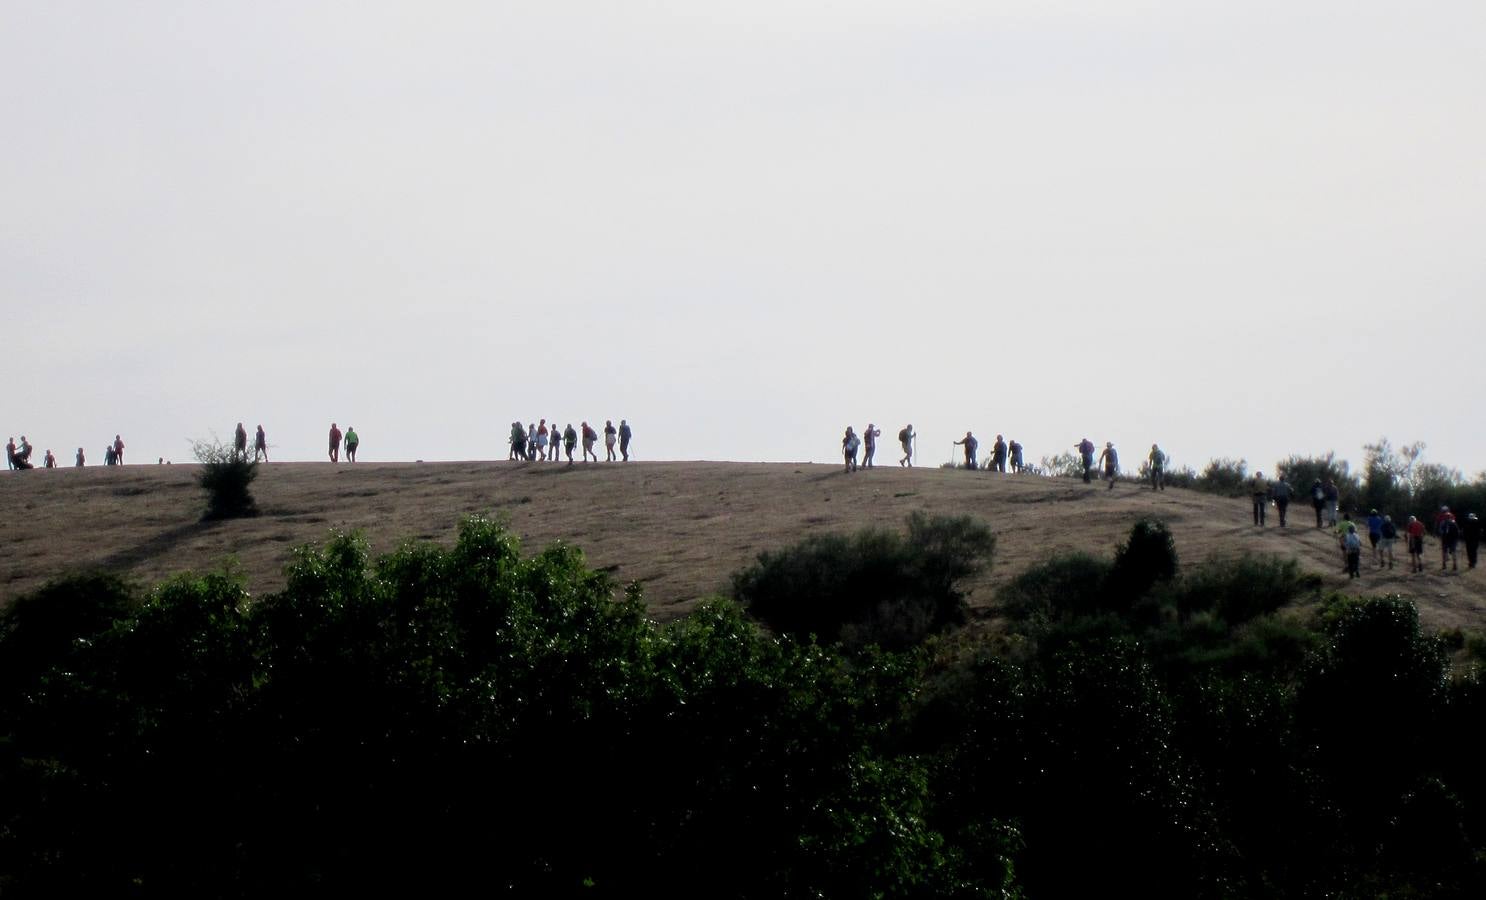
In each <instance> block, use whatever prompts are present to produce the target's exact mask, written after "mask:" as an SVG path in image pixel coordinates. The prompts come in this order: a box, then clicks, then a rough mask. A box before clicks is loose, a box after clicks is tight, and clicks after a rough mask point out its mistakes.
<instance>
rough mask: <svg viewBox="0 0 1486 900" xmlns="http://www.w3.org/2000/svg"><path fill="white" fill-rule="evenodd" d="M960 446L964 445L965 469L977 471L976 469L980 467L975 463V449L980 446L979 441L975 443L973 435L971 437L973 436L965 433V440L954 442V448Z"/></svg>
mask: <svg viewBox="0 0 1486 900" xmlns="http://www.w3.org/2000/svg"><path fill="white" fill-rule="evenodd" d="M961 444H964V445H965V468H967V469H977V468H979V467H980V466H979V465H978V464H977V463H976V461H975V448H976V447H979V446H980V441H977V440H976V439H975V435H973V434H971V433H970V432H968V431H967V432H965V439H964V440H961V441H955V446H956V447H958V446H960V445H961Z"/></svg>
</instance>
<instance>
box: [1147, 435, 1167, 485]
mask: <svg viewBox="0 0 1486 900" xmlns="http://www.w3.org/2000/svg"><path fill="white" fill-rule="evenodd" d="M1147 459H1148V460H1149V461H1150V464H1151V490H1153V491H1164V490H1166V454H1165V453H1162V452H1161V448H1160V447H1158V446H1156V445H1155V444H1152V445H1151V455H1150V456H1148V457H1147Z"/></svg>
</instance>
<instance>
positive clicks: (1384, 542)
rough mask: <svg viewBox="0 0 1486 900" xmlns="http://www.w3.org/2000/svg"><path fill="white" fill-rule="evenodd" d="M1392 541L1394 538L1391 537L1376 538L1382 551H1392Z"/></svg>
mask: <svg viewBox="0 0 1486 900" xmlns="http://www.w3.org/2000/svg"><path fill="white" fill-rule="evenodd" d="M1393 541H1394V538H1391V537H1385V538H1379V539H1378V547H1379V548H1380V549H1381V550H1382V551H1383V552H1384V553H1392V552H1393Z"/></svg>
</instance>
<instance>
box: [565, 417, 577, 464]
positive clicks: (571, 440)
mask: <svg viewBox="0 0 1486 900" xmlns="http://www.w3.org/2000/svg"><path fill="white" fill-rule="evenodd" d="M577 446H578V432H577V430H576V429H574V428H573V423H572V422H569V423H568V427H567V428H564V429H563V431H562V448H563V449H564V450H566V451H567V454H568V465H570V466H571V465H572V464H573V450H574V449H575V448H576V447H577Z"/></svg>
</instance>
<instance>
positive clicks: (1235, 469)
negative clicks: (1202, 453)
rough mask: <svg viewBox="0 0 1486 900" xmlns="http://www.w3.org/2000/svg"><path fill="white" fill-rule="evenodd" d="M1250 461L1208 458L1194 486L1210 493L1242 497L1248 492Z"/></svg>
mask: <svg viewBox="0 0 1486 900" xmlns="http://www.w3.org/2000/svg"><path fill="white" fill-rule="evenodd" d="M1248 481H1249V463H1248V460H1244V459H1228V458H1226V457H1224V458H1222V459H1212V460H1208V463H1207V466H1206V467H1205V468H1204V469H1203V470H1202V474H1201V475H1200V476H1198V478H1197V481H1196V483H1195V484H1193V485H1192V486H1193V487H1195V488H1197V490H1199V491H1205V492H1207V493H1209V494H1221V495H1222V496H1224V497H1242V496H1244V495H1246V494H1247V493H1248V488H1249V485H1248Z"/></svg>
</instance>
